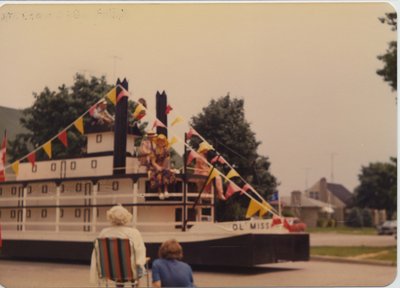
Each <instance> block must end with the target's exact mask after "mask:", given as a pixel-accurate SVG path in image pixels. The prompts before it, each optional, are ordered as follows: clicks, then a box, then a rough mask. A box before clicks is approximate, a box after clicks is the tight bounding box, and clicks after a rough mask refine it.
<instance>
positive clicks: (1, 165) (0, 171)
mask: <svg viewBox="0 0 400 288" xmlns="http://www.w3.org/2000/svg"><path fill="white" fill-rule="evenodd" d="M6 152H7V131H4V137H3V142H2V144H1V150H0V182H3V181H5V180H6V175H5V173H4V169H5V166H6Z"/></svg>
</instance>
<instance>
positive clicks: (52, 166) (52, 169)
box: [50, 163, 57, 172]
mask: <svg viewBox="0 0 400 288" xmlns="http://www.w3.org/2000/svg"><path fill="white" fill-rule="evenodd" d="M56 169H57V164H56V163H51V165H50V170H51V171H53V172H54V171H56Z"/></svg>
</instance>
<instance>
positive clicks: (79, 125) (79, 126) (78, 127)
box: [74, 117, 84, 134]
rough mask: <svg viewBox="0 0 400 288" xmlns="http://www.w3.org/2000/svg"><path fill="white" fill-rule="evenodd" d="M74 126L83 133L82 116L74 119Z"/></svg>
mask: <svg viewBox="0 0 400 288" xmlns="http://www.w3.org/2000/svg"><path fill="white" fill-rule="evenodd" d="M74 125H75V128H76V129H78V131H79V132H80V133H81V134H83V133H84V130H83V117H79V118H78V119H76V120H75V122H74Z"/></svg>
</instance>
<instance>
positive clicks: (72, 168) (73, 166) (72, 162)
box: [70, 161, 76, 170]
mask: <svg viewBox="0 0 400 288" xmlns="http://www.w3.org/2000/svg"><path fill="white" fill-rule="evenodd" d="M70 168H71V170H75V169H76V161H71V164H70Z"/></svg>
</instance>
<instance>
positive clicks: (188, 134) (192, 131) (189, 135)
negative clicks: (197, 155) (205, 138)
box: [186, 127, 200, 139]
mask: <svg viewBox="0 0 400 288" xmlns="http://www.w3.org/2000/svg"><path fill="white" fill-rule="evenodd" d="M193 135H196V136H200V134H199V133H197V131H196V130H194V128H193V127H190V129H189V132H188V133H187V134H186V137H187V139H190V138H192V136H193Z"/></svg>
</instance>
